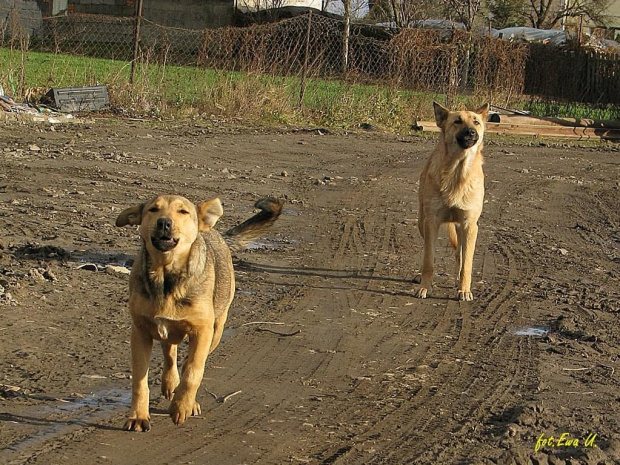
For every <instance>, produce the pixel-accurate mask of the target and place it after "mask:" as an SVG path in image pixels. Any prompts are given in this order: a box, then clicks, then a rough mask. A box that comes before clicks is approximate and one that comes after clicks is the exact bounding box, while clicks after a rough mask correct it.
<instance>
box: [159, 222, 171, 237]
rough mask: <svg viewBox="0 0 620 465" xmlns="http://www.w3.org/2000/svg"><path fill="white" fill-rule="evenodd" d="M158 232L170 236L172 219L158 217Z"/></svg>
mask: <svg viewBox="0 0 620 465" xmlns="http://www.w3.org/2000/svg"><path fill="white" fill-rule="evenodd" d="M157 232H158V233H159V234H160V235H162V236H168V237H169V236H170V233H171V232H172V220H171V219H170V218H158V219H157Z"/></svg>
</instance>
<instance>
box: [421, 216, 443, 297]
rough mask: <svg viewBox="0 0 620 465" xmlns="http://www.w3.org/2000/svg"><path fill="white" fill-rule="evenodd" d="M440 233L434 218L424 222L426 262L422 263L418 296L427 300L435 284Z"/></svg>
mask: <svg viewBox="0 0 620 465" xmlns="http://www.w3.org/2000/svg"><path fill="white" fill-rule="evenodd" d="M438 232H439V222H438V221H436V220H435V219H434V218H427V219H426V220H425V221H424V260H423V262H422V271H421V273H422V275H421V281H420V282H421V284H420V289H419V290H418V293H417V296H418V297H419V298H420V299H426V294H427V293H428V291H429V290H430V288H431V286H432V282H433V267H434V262H435V242H437V234H438Z"/></svg>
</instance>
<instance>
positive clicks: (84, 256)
mask: <svg viewBox="0 0 620 465" xmlns="http://www.w3.org/2000/svg"><path fill="white" fill-rule="evenodd" d="M70 260H71V261H74V262H78V263H95V264H97V265H101V266H102V267H105V265H119V266H124V267H126V268H131V266H132V265H133V262H134V255H129V254H126V253H122V252H105V251H103V250H74V251H72V252H71V255H70Z"/></svg>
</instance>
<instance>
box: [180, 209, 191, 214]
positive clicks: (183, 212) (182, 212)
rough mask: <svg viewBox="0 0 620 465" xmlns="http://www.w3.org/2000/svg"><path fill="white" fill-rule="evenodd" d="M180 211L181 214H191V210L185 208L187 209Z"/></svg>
mask: <svg viewBox="0 0 620 465" xmlns="http://www.w3.org/2000/svg"><path fill="white" fill-rule="evenodd" d="M179 213H180V214H181V215H189V212H188V211H187V210H185V209H184V210H179Z"/></svg>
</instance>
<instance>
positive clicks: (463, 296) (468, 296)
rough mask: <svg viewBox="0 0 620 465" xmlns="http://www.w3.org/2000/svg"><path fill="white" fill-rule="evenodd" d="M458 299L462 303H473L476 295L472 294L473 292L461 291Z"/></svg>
mask: <svg viewBox="0 0 620 465" xmlns="http://www.w3.org/2000/svg"><path fill="white" fill-rule="evenodd" d="M457 299H458V300H461V301H466V302H471V301H472V300H474V295H473V294H472V293H471V291H459V293H458V295H457Z"/></svg>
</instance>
